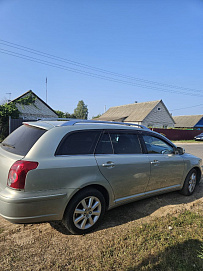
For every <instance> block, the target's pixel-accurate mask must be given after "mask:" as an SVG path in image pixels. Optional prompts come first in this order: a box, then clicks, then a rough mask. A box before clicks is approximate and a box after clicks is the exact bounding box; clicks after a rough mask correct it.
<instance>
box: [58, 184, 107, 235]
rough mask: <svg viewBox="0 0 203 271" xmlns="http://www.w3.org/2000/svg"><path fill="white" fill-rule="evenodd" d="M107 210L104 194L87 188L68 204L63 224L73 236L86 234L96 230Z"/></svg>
mask: <svg viewBox="0 0 203 271" xmlns="http://www.w3.org/2000/svg"><path fill="white" fill-rule="evenodd" d="M105 208H106V203H105V199H104V196H103V195H102V193H101V192H100V191H98V190H96V189H94V188H89V189H88V188H87V189H85V190H82V191H80V192H79V193H78V194H76V195H75V196H74V197H73V199H72V200H71V201H70V203H69V204H68V206H67V208H66V211H65V214H64V218H63V224H64V225H65V227H66V228H67V229H68V230H69V231H70V232H71V233H73V234H86V233H88V232H90V231H92V230H93V229H95V228H96V227H97V226H98V224H99V222H100V221H101V219H102V217H103V215H104V212H105Z"/></svg>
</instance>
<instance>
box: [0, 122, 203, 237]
mask: <svg viewBox="0 0 203 271" xmlns="http://www.w3.org/2000/svg"><path fill="white" fill-rule="evenodd" d="M201 174H202V161H201V159H200V158H197V157H195V156H192V155H189V154H185V153H184V150H183V149H182V148H180V147H176V146H175V145H174V144H173V143H172V142H171V141H169V140H168V139H167V138H165V137H164V136H162V135H160V134H158V133H155V132H153V131H150V130H149V129H147V128H145V127H143V126H139V125H136V124H128V123H115V122H101V121H88V120H71V119H70V120H60V121H59V120H57V121H56V120H55V121H53V120H44V121H37V122H28V123H24V124H23V125H22V126H21V127H19V128H18V129H16V130H15V131H14V132H13V133H12V134H10V135H9V136H8V137H7V138H6V139H5V140H4V141H3V142H2V143H1V146H0V215H1V216H2V217H4V218H5V219H7V220H9V221H11V222H13V223H34V222H42V221H57V220H60V221H62V222H63V224H64V225H65V227H66V228H67V229H68V231H70V232H71V233H73V234H85V233H88V232H89V231H91V230H93V229H95V228H96V227H97V226H98V223H99V222H100V221H101V219H102V217H103V215H104V212H105V211H106V210H108V209H111V208H113V207H116V206H119V205H121V204H125V203H128V202H131V201H135V200H139V199H142V198H145V197H149V196H153V195H157V194H161V193H165V192H169V191H174V190H180V191H181V193H182V194H184V195H191V194H192V193H193V192H194V190H195V187H196V185H197V184H198V183H199V181H200V179H201Z"/></svg>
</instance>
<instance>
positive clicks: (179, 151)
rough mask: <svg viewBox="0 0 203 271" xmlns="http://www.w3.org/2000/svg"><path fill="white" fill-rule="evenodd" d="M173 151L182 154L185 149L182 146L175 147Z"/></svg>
mask: <svg viewBox="0 0 203 271" xmlns="http://www.w3.org/2000/svg"><path fill="white" fill-rule="evenodd" d="M175 153H177V154H179V155H182V154H184V153H185V149H183V148H182V147H177V148H176V150H175Z"/></svg>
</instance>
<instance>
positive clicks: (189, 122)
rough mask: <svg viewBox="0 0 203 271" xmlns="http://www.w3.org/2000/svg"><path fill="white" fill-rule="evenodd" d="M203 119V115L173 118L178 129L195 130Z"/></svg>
mask: <svg viewBox="0 0 203 271" xmlns="http://www.w3.org/2000/svg"><path fill="white" fill-rule="evenodd" d="M202 118H203V115H190V116H176V117H173V119H174V121H175V127H176V128H179V127H180V128H181V127H182V128H193V127H195V125H196V124H197V123H198V122H199V121H200V120H201V119H202Z"/></svg>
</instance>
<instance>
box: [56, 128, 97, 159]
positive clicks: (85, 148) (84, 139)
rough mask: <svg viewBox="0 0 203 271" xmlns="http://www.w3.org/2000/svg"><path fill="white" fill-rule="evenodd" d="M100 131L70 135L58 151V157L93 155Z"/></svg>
mask: <svg viewBox="0 0 203 271" xmlns="http://www.w3.org/2000/svg"><path fill="white" fill-rule="evenodd" d="M99 135H100V131H78V132H73V133H71V134H68V135H67V136H66V137H65V138H64V139H62V141H61V143H60V144H59V146H58V149H57V150H56V155H75V154H92V153H93V152H94V148H95V145H96V143H97V140H98V138H99Z"/></svg>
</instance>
